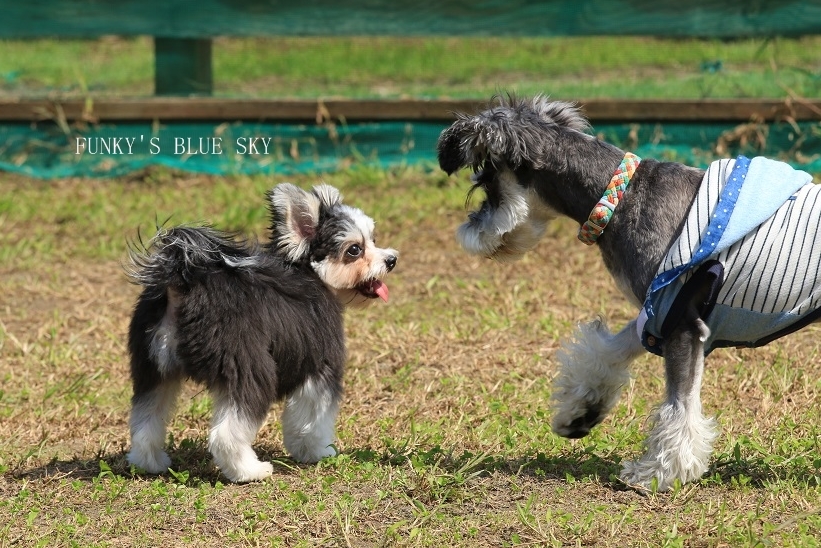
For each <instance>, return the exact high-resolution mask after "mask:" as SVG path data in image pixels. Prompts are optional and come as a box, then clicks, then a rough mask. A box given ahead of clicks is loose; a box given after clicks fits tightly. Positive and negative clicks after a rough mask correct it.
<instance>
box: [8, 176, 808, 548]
mask: <svg viewBox="0 0 821 548" xmlns="http://www.w3.org/2000/svg"><path fill="white" fill-rule="evenodd" d="M324 179H325V181H326V182H328V183H331V184H333V185H335V186H338V187H339V188H340V189H341V190H342V192H343V194H344V195H345V198H346V201H347V202H348V203H351V204H353V205H356V206H358V207H361V208H363V209H364V210H365V211H367V212H368V213H369V214H370V215H371V216H373V217H374V219H375V220H376V222H377V236H378V238H379V242H380V244H384V245H389V246H392V247H396V248H398V249H399V251H400V260H399V265H398V267H397V269H396V271H395V272H393V273H392V274H391V275H390V277H389V278H388V280H387V281H388V283H389V285H390V287H391V302H390V303H389V304H387V305H384V304H381V303H380V304H379V305H374V306H373V307H370V308H367V309H364V310H352V311H349V312H348V313H347V315H346V316H347V317H346V331H347V333H346V335H347V341H348V348H349V362H348V368H347V373H346V378H345V386H346V393H345V397H344V400H343V404H342V409H341V411H340V416H339V421H338V424H337V430H338V437H339V447H340V449H341V450H342V453H341V454H340V455H339V456H338V457H335V458H331V459H326V460H324V461H322V462H320V463H319V464H318V465H316V466H303V465H298V464H296V463H294V462H293V461H291V460H290V459H289V458H288V457H287V456H286V454H285V452H284V449H283V447H282V434H281V429H280V426H279V421H278V420H277V417H278V415H279V413H280V411H281V407H280V406H279V405H276V406H274V408H273V409H272V414H271V417H270V420H269V421H268V423H267V424H266V425H265V426H264V427H263V429H262V431H261V432H260V435H259V437H258V439H257V441H256V444H255V447H256V449H257V451H258V453H259V454H260V456H261V457H262V458H265V459H268V460H271V461H273V462H274V463H275V464H274V470H275V472H274V476H273V477H272V478H271V479H270V480H268V481H265V482H261V483H253V484H248V485H233V484H228V483H226V482H225V480H224V478H222V477H221V476H220V474H219V471H218V470H216V469H215V468H214V466H213V464H212V463H211V460H210V456H209V455H208V452H207V448H206V440H207V435H208V427H209V420H210V409H211V404H210V398H209V397H208V395H207V394H206V393H203V391H202V390H201V388H199V387H196V386H194V385H190V386H188V387H187V388H186V389H185V390H184V393H183V396H182V398H181V399H180V403H179V406H178V410H177V413H176V415H175V417H174V419H173V420H172V422H171V424H170V426H169V439H168V446H169V454H170V455H171V457H172V461H173V465H172V470H173V471H172V472H170V473H169V474H166V475H163V476H159V477H154V476H146V475H144V474H141V473H139V471H137V470H133V469H131V467H129V466H128V464H127V463H126V461H125V452H126V451H127V450H128V447H129V442H128V426H127V418H128V409H129V398H130V386H129V380H128V372H127V371H128V366H127V354H126V348H125V342H124V341H125V333H126V330H127V326H128V320H129V314H130V311H131V307H132V305H133V301H134V298H135V297H136V292H137V289H136V288H135V287H133V286H130V285H129V284H128V283H127V282H126V280H125V277H124V275H123V274H122V270H121V267H120V261H121V260H122V259H123V257H124V255H125V242H126V240H127V239H128V238H133V237H135V236H136V234H137V227H142V229H143V232H144V233H145V232H150V230H151V229H152V227H153V224H154V221H155V219H156V218H160V219H164V218H166V217H168V216H171V218H172V222H189V221H199V220H208V221H211V222H213V223H214V224H216V225H218V226H221V227H223V228H230V229H240V230H244V231H248V232H253V233H257V234H262V233H263V231H264V230H265V227H266V224H267V221H266V218H265V210H264V205H263V201H262V200H263V192H264V191H265V190H266V189H268V188H269V187H270V186H272V185H273V184H275V183H276V182H279V181H278V180H272V179H270V178H265V177H243V176H232V177H220V178H216V177H205V176H195V175H185V174H179V173H174V172H169V171H167V170H163V169H152V170H149V171H146V172H143V173H141V174H139V175H135V176H132V177H129V178H119V179H110V180H105V181H100V180H87V179H67V180H60V181H53V182H48V183H46V182H42V181H36V180H31V179H26V178H23V177H18V176H4V177H2V178H0V196H3V197H4V198H3V201H2V202H0V256H2V261H1V262H0V277H1V278H0V279H2V289H3V290H2V291H0V439H2V440H3V443H0V473H2V476H1V477H0V546H6V545H24V546H84V547H85V546H100V547H104V546H120V545H129V546H159V545H162V546H183V545H199V546H204V545H220V546H247V545H262V546H316V545H322V546H326V545H327V546H436V547H438V546H446V545H450V546H471V547H472V546H494V547H496V546H534V545H537V546H593V545H595V546H613V547H621V546H654V547H655V546H751V547H752V546H770V545H772V546H802V547H803V546H813V545H817V540H816V536H817V531H818V530H819V528H821V491H820V490H819V488H820V486H821V458H820V457H819V450H818V437H819V432H818V427H817V425H818V424H819V422H820V421H819V418H821V417H819V415H820V414H821V409H819V406H818V401H819V398H820V397H821V382H819V381H818V379H819V378H821V363H819V360H818V355H819V345H818V342H817V341H818V328H817V327H814V326H811V327H809V328H807V329H805V330H803V331H801V332H799V333H797V334H795V335H793V336H791V337H789V338H785V339H782V340H780V341H777V342H776V343H774V344H771V345H769V346H767V347H764V348H761V349H758V350H718V351H716V352H714V353H713V354H711V356H710V358H709V360H708V366H707V369H706V371H705V379H704V391H703V400H704V403H705V407H706V412H707V413H709V414H713V415H716V416H717V419H718V421H719V424H720V425H721V432H722V434H721V437H720V438H719V440H718V442H717V444H716V450H715V454H714V455H713V458H712V460H711V466H710V469H709V471H708V473H707V474H706V475H705V477H704V478H703V479H702V480H701V481H700V482H697V483H695V484H692V485H685V486H681V487H678V488H676V489H674V491H673V492H671V493H667V494H654V493H649V494H647V493H638V492H635V491H633V490H630V489H628V488H626V486H624V485H623V484H621V483H620V482H619V481H618V480H617V479H616V478H617V475H618V473H619V470H620V467H621V464H620V463H621V461H622V460H624V459H632V458H635V457H636V456H637V455H639V454H640V452H641V444H642V440H643V438H644V435H645V433H646V431H647V428H648V425H647V417H648V416H649V415H650V413H651V411H652V409H653V407H654V405H656V404H657V403H658V402H659V401H660V399H661V397H662V394H663V391H664V387H663V371H662V366H661V363H660V360H658V359H656V358H654V357H651V356H649V355H648V356H647V357H644V358H641V359H640V360H638V362H637V363H636V365H635V367H634V371H635V374H636V378H635V382H634V383H633V384H632V385H631V386H630V387H628V389H627V390H626V391H625V394H624V397H623V398H622V400H621V401H620V403H619V404H618V405H617V406H616V408H615V409H614V411H613V414H612V416H611V417H609V418H608V419H607V420H606V421H605V422H604V423H603V424H602V425H600V426H599V427H598V428H596V429H595V430H594V431H593V433H591V435H590V436H588V437H587V438H585V439H582V440H578V441H570V440H566V439H563V438H559V437H557V436H555V435H554V434H552V433H551V431H550V426H549V425H550V419H551V410H550V392H551V378H552V376H553V374H554V372H555V367H556V364H555V361H554V352H555V350H556V347H557V345H558V342H559V340H560V339H562V338H564V337H567V336H568V335H569V334H570V333H571V331H572V329H573V325H574V324H575V322H577V321H581V320H587V319H590V318H592V317H594V316H595V315H597V314H602V315H604V316H606V317H607V318H608V319H609V320H610V322H611V323H612V324H613V325H614V326H617V325H622V324H623V323H625V322H626V321H627V320H628V319H630V317H631V316H632V315H633V314H634V312H635V311H634V310H633V308H632V307H631V306H630V305H629V304H628V303H626V302H625V301H624V300H623V299H622V298H621V297H620V296H618V295H617V294H615V293H614V292H613V291H612V281H611V280H610V279H609V277H608V276H606V275H602V276H600V277H590V276H589V273H590V272H594V271H602V266H601V263H600V260H599V257H598V256H597V254H596V253H595V251H594V250H591V249H589V248H587V247H585V246H581V245H579V244H578V243H577V242H575V241H574V230H573V229H574V227H573V226H571V225H572V223H568V222H565V221H558V222H556V223H554V224H553V225H551V227H550V228H549V230H548V234H547V235H546V237H545V240H544V241H543V242H542V244H540V245H539V246H538V247H537V249H536V250H534V252H533V253H532V254H530V255H528V256H527V257H525V258H524V259H523V260H522V261H521V262H519V263H516V264H513V265H500V264H495V263H491V262H488V261H485V260H481V259H477V258H474V257H470V256H468V255H466V254H465V253H464V252H462V251H461V250H460V249H459V248H458V244H457V243H456V241H455V238H454V236H453V234H454V230H455V228H456V227H457V226H458V225H459V223H460V222H462V220H463V219H464V215H465V211H464V195H465V191H466V189H467V187H468V185H469V183H468V181H467V177H466V176H460V177H458V178H457V177H452V178H445V177H444V176H443V175H442V174H440V173H429V172H425V171H423V170H421V169H415V168H414V169H410V168H397V169H393V170H389V171H384V170H380V169H375V168H371V167H357V168H355V169H351V170H347V171H342V172H338V173H333V174H328V175H326V176H324ZM292 180H293V181H294V182H296V183H297V184H299V185H301V186H303V187H308V186H310V185H311V184H313V183H315V182H316V181H317V178H314V177H309V176H299V177H296V178H294V179H292ZM580 280H585V282H584V283H580Z"/></svg>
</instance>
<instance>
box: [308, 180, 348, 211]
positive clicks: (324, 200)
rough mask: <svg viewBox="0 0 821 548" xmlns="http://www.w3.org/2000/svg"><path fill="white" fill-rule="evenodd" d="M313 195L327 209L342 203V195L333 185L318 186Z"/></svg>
mask: <svg viewBox="0 0 821 548" xmlns="http://www.w3.org/2000/svg"><path fill="white" fill-rule="evenodd" d="M313 193H314V196H316V197H317V198H318V199H319V202H320V204H321V205H322V206H323V207H325V208H327V209H330V208H332V207H334V206H337V205H339V204H341V203H342V195H341V194H340V193H339V191H338V190H337V189H336V188H334V187H332V186H331V185H324V184H323V185H316V186H315V187H314V191H313Z"/></svg>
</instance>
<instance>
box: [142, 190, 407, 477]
mask: <svg viewBox="0 0 821 548" xmlns="http://www.w3.org/2000/svg"><path fill="white" fill-rule="evenodd" d="M268 199H269V200H270V203H269V207H270V210H271V213H272V218H273V220H272V224H271V241H270V242H269V243H267V244H265V245H260V244H256V243H254V242H249V241H244V240H240V239H238V238H236V235H232V234H227V233H224V232H220V231H218V230H215V229H213V228H210V227H203V226H200V227H175V228H171V229H167V230H165V229H162V230H160V231H159V233H158V234H157V235H156V236H155V237H154V238H153V239H152V240H151V241H150V242H149V243H148V244H147V245H141V246H135V245H132V246H131V248H130V250H129V252H130V259H131V266H130V268H128V269H127V270H128V271H129V272H128V274H129V276H130V278H131V280H132V281H133V282H134V283H137V284H139V285H141V286H142V287H143V288H144V289H143V291H142V294H141V295H140V297H139V299H138V300H137V303H136V306H135V310H134V315H133V318H132V320H131V326H130V329H129V341H128V348H129V351H130V353H131V376H132V381H133V388H134V395H133V398H132V409H131V420H130V428H131V451H130V452H129V453H128V456H127V458H128V462H129V463H131V464H133V465H136V466H137V467H139V468H142V469H144V470H145V471H147V472H149V473H155V474H156V473H161V472H164V471H166V470H167V469H168V467H169V466H170V465H171V459H170V458H169V457H168V455H167V454H166V452H165V450H164V448H165V432H166V424H167V422H168V420H169V418H170V416H171V413H172V411H173V408H174V404H175V400H176V398H177V396H178V394H179V392H180V388H181V386H182V383H183V381H184V380H185V379H193V380H194V381H197V382H199V383H202V384H204V385H205V386H206V387H207V388H208V390H209V391H210V394H211V396H212V398H213V405H214V414H213V420H212V424H211V430H210V435H209V440H208V447H209V450H210V452H211V454H212V456H213V458H214V462H215V463H216V465H217V466H218V467H219V468H220V470H221V471H222V473H223V474H225V476H226V477H227V478H228V479H230V480H231V481H235V482H245V481H253V480H260V479H263V478H265V477H266V476H269V475H271V473H272V472H273V467H272V465H271V463H268V462H262V461H260V460H259V459H258V458H257V455H256V453H255V452H254V450H253V448H252V447H251V444H252V443H253V441H254V439H255V438H256V435H257V432H258V430H259V429H260V427H261V426H262V424H263V422H264V420H265V418H266V416H267V414H268V410H269V407H270V406H271V404H272V403H273V402H274V401H277V400H281V399H284V400H285V408H284V411H283V413H282V430H283V437H284V442H285V447H286V449H287V451H288V452H289V453H290V455H291V456H292V457H293V458H294V459H295V460H297V461H300V462H316V461H318V460H320V459H322V458H323V457H327V456H332V455H334V454H335V453H336V451H335V449H334V446H333V443H334V421H335V419H336V414H337V409H338V405H339V399H340V396H341V393H342V374H343V368H344V365H345V356H346V352H345V341H344V331H343V310H344V307H345V306H351V305H354V306H356V305H363V304H365V303H368V302H371V301H372V300H373V299H375V298H377V297H379V298H382V299H383V300H385V301H387V300H388V288H387V286H386V285H385V283H384V282H383V281H381V280H382V278H383V277H384V276H385V275H386V274H387V273H388V272H390V271H391V270H393V268H394V266H395V265H396V260H397V252H396V251H395V250H393V249H381V248H378V247H376V244H375V243H374V234H373V233H374V222H373V220H371V218H370V217H368V216H367V215H365V214H364V213H363V212H362V211H361V210H359V209H355V208H353V207H350V206H348V205H345V204H343V203H342V198H341V196H340V194H339V192H338V191H337V190H336V189H335V188H333V187H331V186H328V185H319V186H316V187H314V189H313V190H312V192H306V191H304V190H302V189H300V188H298V187H296V186H294V185H292V184H288V183H284V184H280V185H278V186H276V187H275V188H274V189H273V190H272V191H270V192H269V193H268Z"/></svg>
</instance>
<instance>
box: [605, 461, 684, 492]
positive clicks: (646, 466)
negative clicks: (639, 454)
mask: <svg viewBox="0 0 821 548" xmlns="http://www.w3.org/2000/svg"><path fill="white" fill-rule="evenodd" d="M619 479H621V481H623V482H624V483H626V484H627V485H630V486H633V487H640V488H642V489H647V490H648V491H649V490H652V489H653V483H654V481H653V480H656V482H655V483H656V489H658V490H659V491H662V492H663V491H668V490H669V489H670V487H672V486H673V483H674V482H675V480H676V478H673V477H670V471H669V470H666V469H665V468H664V467H663V466H662V465H660V464H659V463H658V462H655V461H647V460H635V461H627V462H625V463H624V466H623V468H622V470H621V474H619Z"/></svg>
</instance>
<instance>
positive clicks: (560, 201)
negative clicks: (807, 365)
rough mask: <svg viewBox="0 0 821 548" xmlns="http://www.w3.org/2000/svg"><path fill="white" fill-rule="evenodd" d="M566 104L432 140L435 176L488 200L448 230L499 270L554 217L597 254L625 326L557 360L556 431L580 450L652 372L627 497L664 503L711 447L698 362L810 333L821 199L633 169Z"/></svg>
mask: <svg viewBox="0 0 821 548" xmlns="http://www.w3.org/2000/svg"><path fill="white" fill-rule="evenodd" d="M588 129H589V125H588V121H587V120H586V119H585V118H584V116H582V114H581V113H580V112H579V110H578V109H577V108H576V106H575V105H573V104H570V103H565V102H561V101H549V100H547V99H546V98H544V97H541V96H537V97H535V98H532V99H527V100H523V99H516V98H515V97H510V98H508V99H500V100H499V101H498V102H497V103H496V104H495V105H493V106H491V107H490V108H488V109H487V110H485V111H484V112H481V113H480V114H477V115H475V116H474V115H467V114H459V115H458V116H457V120H456V122H455V123H453V125H451V126H450V127H449V128H448V129H446V130H444V131H443V132H442V135H441V136H440V138H439V143H438V153H439V165H440V167H441V168H442V169H443V170H444V171H446V172H447V173H448V174H451V173H453V172H455V171H457V170H459V169H461V168H463V167H470V168H472V169H473V170H474V172H475V175H474V178H473V181H474V187H473V189H472V190H471V192H472V191H473V190H476V189H477V188H478V189H482V190H483V191H484V193H485V195H486V199H485V200H484V201H483V203H482V204H481V207H480V208H479V209H478V210H477V211H474V212H472V213H470V215H469V218H468V221H467V222H466V223H464V224H463V225H462V226H461V227H460V228H459V231H458V237H459V239H460V241H461V243H462V246H463V247H464V248H465V249H466V250H468V251H469V252H473V253H476V254H480V255H483V256H487V257H491V258H494V259H497V260H500V261H509V260H515V259H518V258H520V257H521V256H522V255H524V254H525V253H526V252H527V251H528V250H530V249H532V248H533V247H534V246H535V245H536V243H537V242H538V241H539V239H540V238H541V237H542V235H543V234H544V231H545V227H546V223H547V222H548V221H549V220H550V219H552V218H554V217H556V216H558V215H564V216H567V217H570V218H571V219H574V220H575V221H576V222H578V223H579V225H580V227H581V229H580V231H579V239H580V240H582V242H584V243H586V244H595V245H597V246H598V248H599V250H600V251H601V254H602V257H603V259H604V265H605V267H606V268H607V269H608V270H609V272H610V274H611V275H612V276H613V278H615V281H616V284H617V286H618V287H619V289H620V290H621V291H622V292H623V293H624V294H625V295H626V296H627V298H628V299H629V300H630V301H631V302H632V303H634V304H635V305H636V306H637V307H638V308H639V312H638V313H637V318H636V319H635V320H633V321H631V322H630V323H629V324H628V325H627V326H626V327H625V328H624V329H622V330H621V331H620V332H618V333H616V334H611V333H610V331H609V330H608V329H607V327H606V326H605V325H604V324H603V322H602V321H600V320H599V321H594V322H591V323H588V324H584V325H581V326H580V328H579V330H578V332H577V333H576V335H575V337H574V339H573V340H571V341H570V342H566V343H565V344H564V345H563V347H562V348H561V349H560V352H559V353H558V355H557V358H558V361H559V363H560V371H559V374H558V377H557V378H556V381H555V383H554V390H553V399H554V400H555V402H556V409H555V413H554V417H553V430H554V431H555V432H556V433H558V434H560V435H562V436H566V437H569V438H579V437H582V436H585V435H587V434H588V433H589V432H590V429H591V428H593V427H594V426H596V425H597V424H599V423H600V422H601V421H602V420H603V419H604V417H605V416H606V415H607V413H608V411H609V410H610V409H611V408H612V407H613V406H614V405H615V404H616V402H617V401H618V399H619V397H620V394H621V390H622V387H623V386H624V385H625V384H626V383H627V382H628V381H629V377H630V374H629V369H628V367H629V365H630V363H631V362H632V361H633V359H635V358H636V357H637V356H639V355H641V354H642V353H643V352H644V351H645V350H647V351H650V352H653V353H656V354H659V355H661V356H663V357H664V362H665V372H666V381H667V399H666V401H665V402H664V403H663V404H662V405H661V406H660V407H659V408H658V410H657V412H656V414H655V421H654V425H653V429H652V432H651V433H650V436H649V438H648V439H647V443H646V446H647V447H646V452H645V454H644V455H643V456H642V457H641V458H640V459H639V460H638V461H635V462H626V463H625V464H624V467H623V470H622V474H621V478H622V479H623V480H624V481H625V482H627V483H628V484H631V485H637V486H642V487H645V488H648V487H651V486H653V485H654V484H656V485H657V486H658V488H659V489H661V490H666V489H669V488H670V487H671V486H672V485H673V484H674V482H675V481H676V480H679V481H681V482H682V483H683V482H687V481H693V480H697V479H698V478H700V477H701V476H702V475H703V474H704V472H705V471H706V470H707V467H708V464H709V458H710V454H711V452H712V445H713V442H714V440H715V438H716V436H717V431H716V427H715V421H714V420H713V419H711V418H707V417H704V416H703V414H702V406H701V399H700V390H701V381H702V373H703V370H704V357H705V356H706V355H707V354H709V352H710V351H711V350H712V349H714V348H718V347H722V346H725V347H726V346H749V347H754V346H760V345H763V344H766V343H768V342H770V341H772V340H774V339H776V338H778V337H780V336H782V335H785V334H787V333H790V332H792V331H795V330H797V329H800V328H801V327H803V326H805V325H807V324H808V323H810V322H813V321H817V320H818V319H819V318H821V268H819V266H821V245H819V246H816V245H815V243H817V242H819V241H821V229H820V228H819V225H818V223H817V222H815V221H814V219H818V218H819V217H821V185H814V184H812V177H811V176H810V175H808V174H807V173H804V172H802V171H797V170H794V169H793V168H791V167H790V166H788V165H787V164H784V163H781V162H776V161H773V160H769V159H766V158H761V157H758V158H753V159H752V160H749V159H747V158H744V157H743V156H740V157H738V158H737V159H735V160H719V161H716V162H713V163H712V164H711V165H710V167H709V168H708V169H707V170H703V169H696V168H693V167H689V166H686V165H682V164H678V163H674V162H659V161H656V160H652V159H645V160H642V159H640V158H638V157H637V156H635V155H634V154H631V153H630V152H625V151H624V150H621V149H619V148H617V147H616V146H613V145H611V144H609V143H606V142H603V141H601V140H599V139H597V138H596V137H594V136H592V135H590V134H588V133H587V130H588Z"/></svg>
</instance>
